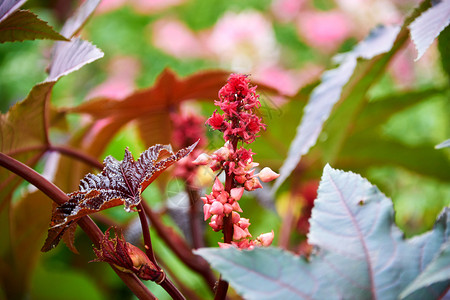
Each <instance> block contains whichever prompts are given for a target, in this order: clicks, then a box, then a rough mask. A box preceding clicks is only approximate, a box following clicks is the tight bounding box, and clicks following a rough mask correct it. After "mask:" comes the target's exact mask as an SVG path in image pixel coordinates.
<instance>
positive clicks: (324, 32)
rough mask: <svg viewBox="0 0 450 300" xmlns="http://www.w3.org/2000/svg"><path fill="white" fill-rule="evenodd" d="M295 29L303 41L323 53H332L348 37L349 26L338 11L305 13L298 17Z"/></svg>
mask: <svg viewBox="0 0 450 300" xmlns="http://www.w3.org/2000/svg"><path fill="white" fill-rule="evenodd" d="M297 27H298V31H299V33H300V35H301V36H302V37H303V38H304V39H305V41H306V42H307V43H308V44H309V45H311V46H313V47H316V48H318V49H320V50H321V51H323V52H327V53H328V52H333V51H335V50H336V49H337V48H338V47H339V46H340V44H341V43H342V42H343V41H344V40H345V39H346V38H348V37H349V36H350V33H351V24H350V22H349V21H348V19H347V17H346V15H344V14H343V13H341V12H339V11H326V12H319V11H307V12H303V13H301V14H300V15H299V16H298V19H297Z"/></svg>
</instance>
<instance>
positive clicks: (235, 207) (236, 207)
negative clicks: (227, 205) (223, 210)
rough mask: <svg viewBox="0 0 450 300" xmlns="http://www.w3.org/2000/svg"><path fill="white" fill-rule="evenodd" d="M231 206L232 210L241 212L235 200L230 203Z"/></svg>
mask: <svg viewBox="0 0 450 300" xmlns="http://www.w3.org/2000/svg"><path fill="white" fill-rule="evenodd" d="M231 207H233V210H234V211H237V212H242V208H241V207H240V206H239V203H237V202H234V203H233V204H231Z"/></svg>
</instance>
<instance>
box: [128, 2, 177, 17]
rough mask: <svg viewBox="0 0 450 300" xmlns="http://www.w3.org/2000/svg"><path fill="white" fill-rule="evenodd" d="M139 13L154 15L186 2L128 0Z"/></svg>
mask: <svg viewBox="0 0 450 300" xmlns="http://www.w3.org/2000/svg"><path fill="white" fill-rule="evenodd" d="M128 1H129V3H130V4H131V5H132V6H133V8H134V9H135V10H136V11H137V12H139V13H144V14H146V13H154V12H159V11H162V10H164V9H167V8H169V7H172V6H176V5H180V4H182V3H184V2H185V0H128Z"/></svg>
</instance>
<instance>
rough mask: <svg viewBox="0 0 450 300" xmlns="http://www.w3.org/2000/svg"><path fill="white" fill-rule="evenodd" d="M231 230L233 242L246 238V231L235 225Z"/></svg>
mask: <svg viewBox="0 0 450 300" xmlns="http://www.w3.org/2000/svg"><path fill="white" fill-rule="evenodd" d="M233 229H234V230H233V240H235V241H239V240H240V239H245V238H246V237H248V231H247V232H246V231H245V230H244V229H242V228H241V227H239V226H237V225H236V224H234V225H233Z"/></svg>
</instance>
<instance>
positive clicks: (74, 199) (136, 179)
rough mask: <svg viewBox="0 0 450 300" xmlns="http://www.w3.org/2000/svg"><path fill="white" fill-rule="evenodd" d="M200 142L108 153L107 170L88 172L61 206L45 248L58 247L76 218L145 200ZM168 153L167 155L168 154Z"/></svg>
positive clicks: (128, 206) (105, 163) (55, 215)
mask: <svg viewBox="0 0 450 300" xmlns="http://www.w3.org/2000/svg"><path fill="white" fill-rule="evenodd" d="M196 145H197V143H195V144H193V145H191V146H190V147H187V148H184V149H181V150H180V151H178V152H176V153H173V152H172V148H171V147H170V146H165V145H155V146H152V147H150V148H149V149H147V150H146V151H144V152H143V153H142V154H141V156H140V157H139V159H138V160H136V161H135V160H134V158H133V156H132V154H131V153H130V151H129V150H128V149H126V150H125V156H124V158H123V160H122V161H118V160H117V159H115V158H113V157H112V156H108V157H107V158H106V159H105V161H104V165H105V167H104V168H103V171H102V172H101V173H100V174H98V175H93V174H88V175H86V176H85V177H84V178H83V179H82V180H81V182H80V185H79V190H78V191H76V192H73V193H71V194H69V195H68V196H69V197H70V199H69V200H68V201H67V202H66V203H64V204H62V205H60V206H58V207H57V208H56V209H55V211H54V212H53V214H52V221H51V224H50V226H51V228H50V229H49V234H48V238H47V240H46V242H45V245H44V246H43V248H42V251H48V250H50V249H52V248H53V247H55V246H56V245H57V244H58V242H59V241H60V239H61V237H62V235H63V234H64V232H65V231H66V229H67V228H68V227H70V226H71V225H72V224H73V222H74V221H75V220H77V219H79V218H80V217H82V216H85V215H89V214H92V213H95V212H98V211H101V210H104V209H107V208H110V207H114V206H118V205H121V204H124V206H125V210H126V211H128V212H129V211H131V209H132V208H134V207H136V206H137V205H138V204H139V203H140V202H141V194H142V192H143V191H144V190H145V188H146V187H147V186H148V185H149V184H150V183H151V182H153V181H154V180H155V179H156V178H157V177H158V176H159V175H160V174H161V173H162V172H163V171H164V170H166V169H167V168H168V167H170V166H171V165H172V164H174V163H175V162H177V161H178V160H180V159H182V158H183V157H185V156H187V155H188V154H189V153H191V151H192V150H193V149H194V147H195V146H196ZM167 155H168V157H164V156H167Z"/></svg>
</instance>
